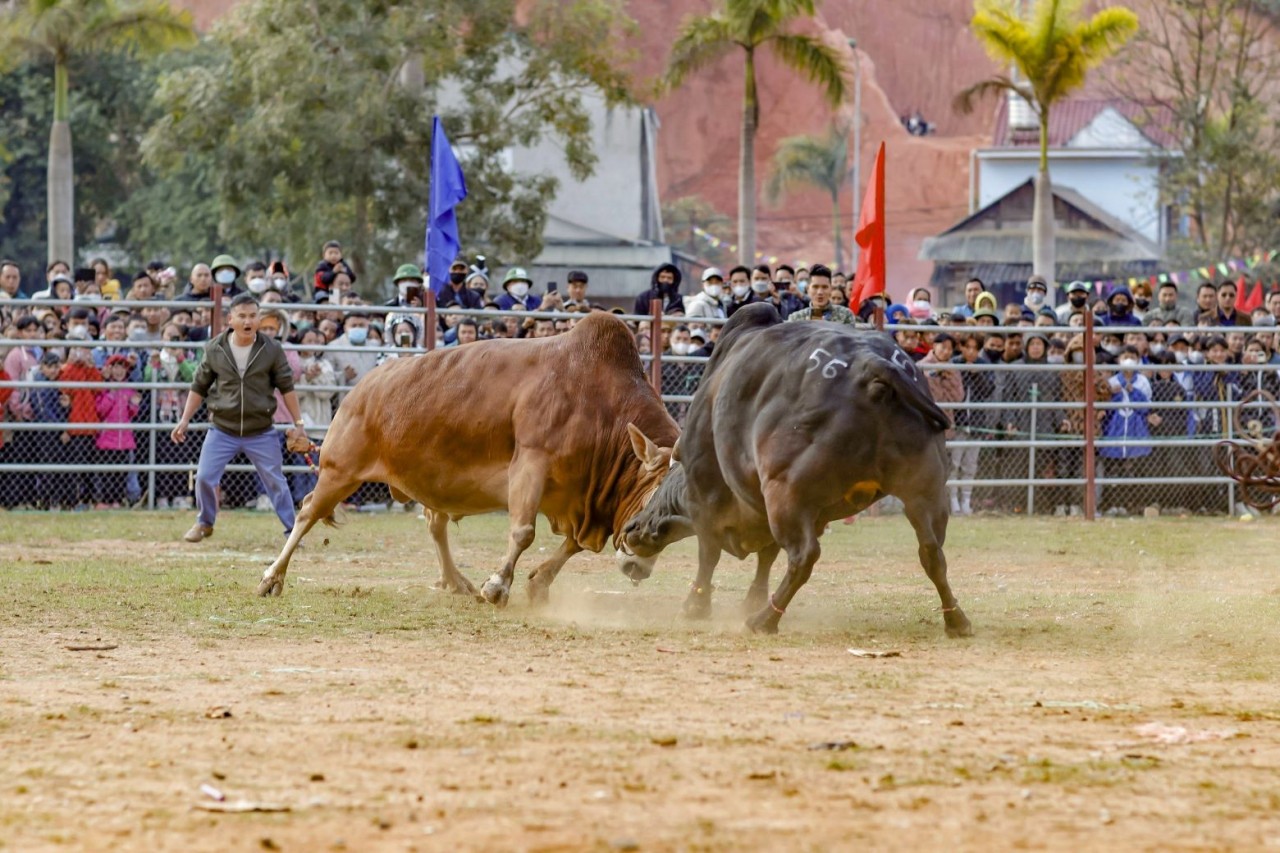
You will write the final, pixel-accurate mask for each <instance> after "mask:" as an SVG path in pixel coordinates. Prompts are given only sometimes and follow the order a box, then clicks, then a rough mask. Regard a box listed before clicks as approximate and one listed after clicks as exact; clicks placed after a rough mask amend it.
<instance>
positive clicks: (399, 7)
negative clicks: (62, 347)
mask: <svg viewBox="0 0 1280 853" xmlns="http://www.w3.org/2000/svg"><path fill="white" fill-rule="evenodd" d="M519 6H520V8H519V15H517V4H516V2H515V0H404V2H390V0H382V2H361V0H314V2H309V3H298V2H293V0H251V2H246V3H243V4H241V5H238V6H236V7H235V8H234V9H233V11H232V12H231V13H229V14H228V15H227V17H226V18H224V19H222V20H221V21H220V22H219V23H218V24H217V25H216V26H215V27H214V29H213V31H212V32H211V34H210V36H209V38H208V39H207V41H206V43H205V44H204V45H203V46H202V49H201V50H199V51H197V52H195V53H194V54H193V56H192V59H191V61H190V62H189V63H188V64H187V65H185V66H184V67H182V68H178V69H175V70H173V71H172V72H170V73H168V74H166V75H164V77H163V78H162V80H161V82H160V87H159V91H158V94H157V101H158V103H159V105H160V107H161V112H162V114H161V117H160V119H159V121H158V122H157V123H156V124H155V125H153V126H152V128H151V130H150V132H149V133H148V134H147V138H146V142H145V145H144V151H145V156H146V161H147V163H148V164H151V165H153V166H154V167H156V168H157V169H158V170H159V171H160V172H161V173H162V174H167V175H174V174H179V173H181V172H182V170H184V169H197V168H201V165H200V159H199V158H203V157H207V158H209V160H210V162H211V163H212V165H213V168H212V169H211V170H210V171H208V172H207V173H203V174H204V179H206V180H207V181H208V182H209V183H210V184H211V187H210V190H211V192H212V194H213V195H214V197H215V198H216V199H217V204H218V208H219V211H220V217H219V224H218V226H219V230H220V232H221V233H222V235H223V236H224V238H226V239H228V240H229V241H233V242H235V241H238V242H241V243H248V244H252V245H264V244H265V245H270V246H272V247H274V248H275V249H277V250H279V251H282V252H284V253H285V254H286V255H287V256H289V257H291V258H292V259H293V260H294V265H295V266H297V265H298V264H299V263H301V262H304V261H307V260H310V259H311V258H313V257H314V256H316V255H317V253H318V252H319V249H320V245H321V243H322V242H323V241H324V240H326V239H331V238H338V239H341V240H342V241H343V242H344V244H346V245H348V246H349V247H350V252H349V254H350V257H351V258H352V260H353V263H355V264H356V266H357V272H361V271H364V270H366V269H379V270H385V269H386V268H388V267H391V266H393V265H395V264H397V263H399V262H402V261H405V260H412V259H415V258H419V259H420V257H421V254H422V245H423V229H424V225H425V218H426V215H425V214H426V210H425V208H426V200H427V188H428V178H429V165H430V142H431V140H430V128H431V117H432V114H433V113H439V114H440V115H441V116H442V117H443V119H444V122H445V125H446V127H447V129H448V131H449V136H450V138H451V140H452V141H453V143H454V145H455V147H456V148H457V149H458V151H459V155H460V159H461V160H462V163H463V169H464V171H465V172H466V175H467V185H468V190H469V192H470V195H469V197H468V198H467V200H466V202H464V203H463V204H462V205H461V206H460V207H459V208H458V219H459V227H460V231H461V234H462V238H463V242H464V245H467V246H470V247H483V248H484V249H485V250H486V252H487V254H489V255H490V256H492V257H495V258H509V259H519V260H528V259H530V258H532V257H533V256H534V255H536V254H537V253H538V252H539V251H540V250H541V238H542V231H543V225H544V222H545V211H546V206H547V204H548V203H549V202H550V201H551V199H552V198H553V197H554V194H555V191H556V181H555V179H554V178H551V177H549V176H545V175H521V174H516V173H513V172H511V171H510V170H509V169H508V168H507V167H506V165H505V162H506V156H505V152H507V151H508V149H510V148H512V147H515V146H532V145H535V144H537V143H539V142H541V141H543V140H548V139H549V140H552V141H554V143H555V144H557V145H558V146H560V147H561V148H562V149H563V151H564V156H565V159H566V161H567V163H568V165H569V169H570V172H571V174H573V175H575V176H577V177H585V176H587V175H589V174H591V172H592V170H593V169H594V167H595V155H594V152H593V151H592V150H591V144H590V130H591V126H590V120H589V117H588V113H587V111H586V110H585V108H584V106H583V103H582V96H583V94H584V93H586V92H588V91H596V92H601V93H603V95H604V97H605V98H606V100H607V102H608V103H609V104H611V105H615V104H619V103H622V102H624V101H626V100H627V98H628V91H627V79H626V76H625V75H624V74H623V72H622V71H620V70H619V67H618V62H619V59H620V57H625V51H623V50H622V49H621V48H620V46H619V39H620V37H621V34H622V23H620V22H625V18H624V17H623V16H622V15H621V11H620V8H619V6H618V5H617V3H616V2H614V0H572V2H568V3H557V2H554V0H539V2H535V3H521V4H519ZM418 72H420V73H421V77H422V78H424V79H425V81H426V83H427V86H426V87H425V88H419V87H418V86H416V85H413V84H412V81H413V79H414V78H415V77H416V76H418ZM406 81H409V82H408V83H406ZM193 157H194V158H196V159H195V160H193V159H192V158H193Z"/></svg>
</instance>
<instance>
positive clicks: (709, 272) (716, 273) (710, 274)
mask: <svg viewBox="0 0 1280 853" xmlns="http://www.w3.org/2000/svg"><path fill="white" fill-rule="evenodd" d="M709 278H718V279H720V280H721V281H724V272H723V271H722V270H721V269H720V267H707V268H706V269H705V270H703V271H702V280H703V281H706V280H707V279H709Z"/></svg>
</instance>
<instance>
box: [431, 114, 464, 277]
mask: <svg viewBox="0 0 1280 853" xmlns="http://www.w3.org/2000/svg"><path fill="white" fill-rule="evenodd" d="M466 197H467V181H466V179H465V178H464V177H463V176H462V167H461V166H459V165H458V158H457V157H454V156H453V148H452V146H450V145H449V139H448V137H446V136H445V135H444V125H443V124H441V123H440V116H435V117H434V119H433V120H432V125H431V199H430V202H429V206H428V209H427V265H426V266H427V277H428V280H429V281H430V284H431V290H432V291H433V292H434V293H435V295H436V296H437V297H439V296H440V291H442V290H444V288H445V286H446V285H448V283H449V267H450V266H451V265H452V264H453V259H454V258H456V257H458V251H459V250H460V249H461V248H462V242H461V241H460V240H459V239H458V218H457V217H456V216H454V213H453V208H454V207H455V206H456V205H457V204H458V203H459V202H460V201H462V200H463V199H464V198H466Z"/></svg>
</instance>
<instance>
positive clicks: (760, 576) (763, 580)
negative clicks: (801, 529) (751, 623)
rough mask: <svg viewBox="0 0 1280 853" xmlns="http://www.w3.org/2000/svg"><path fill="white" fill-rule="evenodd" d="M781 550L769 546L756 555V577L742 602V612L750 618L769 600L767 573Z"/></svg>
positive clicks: (774, 546)
mask: <svg viewBox="0 0 1280 853" xmlns="http://www.w3.org/2000/svg"><path fill="white" fill-rule="evenodd" d="M781 551H782V549H781V548H779V547H778V546H777V545H769V546H767V547H765V548H762V549H760V551H758V552H757V553H756V576H755V578H754V579H753V580H752V581H751V587H750V588H749V589H748V590H747V597H746V598H745V599H743V602H742V612H743V613H744V614H745V615H747V616H750V615H751V614H753V613H755V612H756V611H758V610H759V609H760V608H762V607H764V606H765V604H766V603H767V602H768V600H769V572H770V571H771V570H772V569H773V563H774V561H775V560H777V559H778V554H779V553H781Z"/></svg>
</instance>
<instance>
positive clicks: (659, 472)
mask: <svg viewBox="0 0 1280 853" xmlns="http://www.w3.org/2000/svg"><path fill="white" fill-rule="evenodd" d="M627 432H628V433H630V435H631V449H632V451H633V452H634V453H635V455H636V458H637V459H639V460H640V463H641V477H642V478H643V483H644V485H645V486H646V488H645V489H644V490H643V492H642V497H641V502H640V505H639V513H638V514H637V515H634V516H632V521H630V522H628V523H627V524H626V526H625V527H624V528H623V530H622V533H621V534H620V535H619V536H618V569H619V570H620V571H621V572H622V573H623V574H624V575H626V576H627V577H628V578H630V579H631V582H632V583H634V584H639V583H640V581H642V580H645V579H647V578H648V577H649V576H650V575H652V574H653V565H654V561H655V558H656V557H657V555H658V553H659V552H660V551H661V550H662V548H664V547H666V546H665V545H663V546H662V547H660V548H656V549H650V548H647V547H642V548H640V549H637V548H636V546H635V545H633V544H632V542H631V538H630V536H629V535H628V531H630V529H631V526H632V524H634V523H635V521H634V520H635V519H636V518H640V517H642V516H644V515H645V514H646V513H648V512H649V511H650V507H651V506H653V504H654V503H655V500H656V498H657V496H658V495H659V494H662V493H663V491H664V490H665V489H666V483H667V481H668V480H670V479H671V478H672V474H673V473H675V472H677V471H680V467H679V466H678V465H676V464H675V462H674V458H675V454H676V452H677V449H678V445H679V442H677V446H676V447H659V446H658V445H657V444H655V443H654V442H653V441H652V440H651V439H650V438H649V437H648V436H646V435H645V434H644V433H643V432H642V431H641V430H640V428H639V427H637V426H636V425H635V424H627ZM623 517H624V518H625V517H626V516H623ZM692 535H693V523H692V522H689V531H688V532H687V533H685V534H684V536H681V537H678V538H680V539H683V538H685V536H692ZM671 541H672V542H674V541H676V540H675V539H673V540H671Z"/></svg>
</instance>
